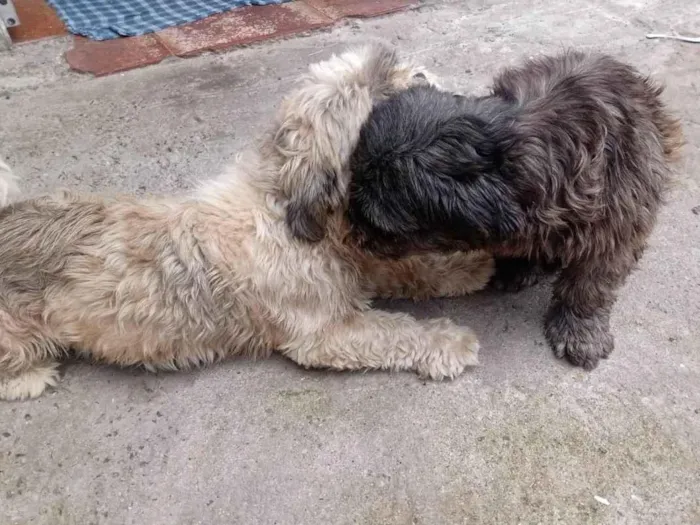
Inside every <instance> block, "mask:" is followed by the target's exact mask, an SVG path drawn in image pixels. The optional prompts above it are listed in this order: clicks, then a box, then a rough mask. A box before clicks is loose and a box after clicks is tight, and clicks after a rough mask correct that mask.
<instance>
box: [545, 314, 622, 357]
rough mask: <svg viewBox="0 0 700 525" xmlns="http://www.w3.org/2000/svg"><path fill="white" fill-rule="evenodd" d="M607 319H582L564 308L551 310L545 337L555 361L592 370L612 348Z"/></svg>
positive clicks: (612, 341)
mask: <svg viewBox="0 0 700 525" xmlns="http://www.w3.org/2000/svg"><path fill="white" fill-rule="evenodd" d="M608 325H609V323H608V320H607V317H606V316H593V317H589V318H581V317H577V316H575V315H574V314H573V313H572V312H571V311H570V310H568V309H566V308H561V307H556V308H552V310H550V312H549V313H548V314H547V318H546V320H545V335H546V336H547V340H548V341H549V344H550V345H551V347H552V350H554V354H555V355H556V356H557V357H558V358H563V357H566V359H567V360H568V361H569V362H570V363H571V364H573V365H576V366H580V367H582V368H584V369H585V370H593V369H594V368H595V367H597V366H598V363H599V362H600V360H601V359H607V358H608V356H609V355H610V353H611V352H612V351H613V349H614V347H615V340H614V338H613V336H612V334H611V333H610V329H609V326H608Z"/></svg>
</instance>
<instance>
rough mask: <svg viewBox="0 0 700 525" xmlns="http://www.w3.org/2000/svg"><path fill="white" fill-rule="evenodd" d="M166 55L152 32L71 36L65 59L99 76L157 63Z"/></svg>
mask: <svg viewBox="0 0 700 525" xmlns="http://www.w3.org/2000/svg"><path fill="white" fill-rule="evenodd" d="M168 56H170V52H169V51H168V50H167V49H166V48H165V46H163V45H162V44H161V43H160V42H159V41H158V40H157V39H156V38H155V37H154V36H153V35H142V36H135V37H129V38H115V39H114V40H102V41H96V40H88V39H87V38H83V37H75V44H74V46H73V49H71V50H70V51H68V52H67V53H66V60H67V61H68V65H70V67H71V68H73V69H75V70H78V71H82V72H84V73H92V74H93V75H95V76H98V77H99V76H103V75H109V74H112V73H118V72H120V71H126V70H128V69H134V68H137V67H143V66H148V65H151V64H157V63H158V62H160V61H161V60H163V59H164V58H166V57H168Z"/></svg>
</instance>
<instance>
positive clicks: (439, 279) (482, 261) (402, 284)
mask: <svg viewBox="0 0 700 525" xmlns="http://www.w3.org/2000/svg"><path fill="white" fill-rule="evenodd" d="M493 271H494V263H493V257H492V256H491V255H490V254H488V253H486V252H483V251H471V252H453V253H446V254H441V253H429V254H422V255H411V256H409V257H403V258H401V259H380V258H369V257H368V258H367V260H366V261H365V264H364V265H363V272H362V273H363V276H364V278H365V279H366V280H367V285H366V286H367V289H368V290H369V291H370V292H371V293H372V295H373V296H374V297H379V298H383V299H415V300H419V299H431V298H436V297H457V296H461V295H467V294H470V293H473V292H476V291H478V290H481V289H483V288H484V287H485V286H486V284H487V283H488V282H489V279H490V278H491V276H492V275H493Z"/></svg>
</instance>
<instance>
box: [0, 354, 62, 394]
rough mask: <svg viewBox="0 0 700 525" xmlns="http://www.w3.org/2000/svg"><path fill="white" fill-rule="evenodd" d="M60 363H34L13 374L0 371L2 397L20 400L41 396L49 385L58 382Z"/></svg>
mask: <svg viewBox="0 0 700 525" xmlns="http://www.w3.org/2000/svg"><path fill="white" fill-rule="evenodd" d="M58 379H59V371H58V363H57V362H55V361H44V362H41V363H33V364H31V365H30V366H28V367H27V368H24V369H22V370H20V371H19V372H16V373H13V374H7V373H6V372H0V399H2V400H5V401H18V400H22V399H32V398H35V397H39V396H40V395H41V394H42V393H43V392H44V390H46V388H47V387H50V386H56V385H57V384H58Z"/></svg>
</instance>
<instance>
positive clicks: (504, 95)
mask: <svg viewBox="0 0 700 525" xmlns="http://www.w3.org/2000/svg"><path fill="white" fill-rule="evenodd" d="M662 92H663V87H661V86H660V85H658V84H656V83H655V82H654V81H653V80H651V79H650V78H649V77H645V76H643V75H642V74H641V73H640V72H639V71H637V70H636V69H635V68H633V67H632V66H630V65H627V64H624V63H622V62H620V61H618V60H616V59H614V58H612V57H610V56H607V55H600V54H585V53H581V52H577V51H568V52H565V53H563V54H561V55H557V56H553V57H552V56H546V57H541V58H537V59H533V60H530V61H528V62H527V63H526V64H524V65H523V66H521V67H518V68H508V69H506V70H504V71H503V72H502V73H501V74H500V75H499V76H498V77H497V78H496V79H495V81H494V84H493V87H492V93H493V95H494V96H496V97H499V98H501V99H503V100H506V101H508V102H511V103H514V104H516V105H518V106H521V107H526V106H535V107H534V108H533V112H534V111H539V112H541V111H542V110H543V109H544V110H547V109H549V108H551V107H554V108H555V109H556V106H553V105H555V104H556V103H557V102H560V103H561V104H562V106H565V105H567V104H569V103H570V102H573V103H574V104H576V103H580V102H581V101H585V100H587V99H588V100H592V101H595V102H596V103H600V102H601V101H602V102H603V103H604V104H605V105H606V106H607V107H608V108H609V109H610V110H611V111H612V113H613V114H614V113H615V112H618V113H621V114H619V115H618V118H621V119H628V120H633V121H634V123H635V124H638V123H640V122H642V119H647V118H648V119H649V121H650V122H652V123H653V124H654V126H655V127H656V129H657V130H658V133H659V134H660V138H661V144H662V146H663V152H664V155H665V156H666V159H667V160H669V161H670V160H675V159H676V158H677V157H678V154H679V152H680V149H681V147H682V145H683V142H684V141H683V133H682V130H681V126H680V123H679V121H678V120H677V119H675V118H672V117H671V116H670V115H669V114H668V113H667V111H666V110H665V109H664V105H663V103H662V101H661V94H662ZM547 105H549V107H547ZM568 109H569V110H572V109H574V108H573V107H569V108H568ZM581 109H584V108H581ZM625 113H636V114H625ZM559 116H561V115H559Z"/></svg>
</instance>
